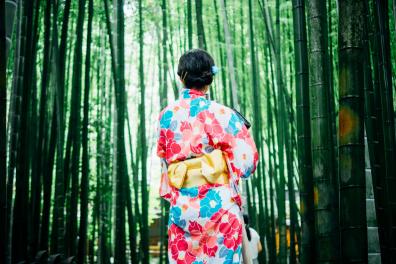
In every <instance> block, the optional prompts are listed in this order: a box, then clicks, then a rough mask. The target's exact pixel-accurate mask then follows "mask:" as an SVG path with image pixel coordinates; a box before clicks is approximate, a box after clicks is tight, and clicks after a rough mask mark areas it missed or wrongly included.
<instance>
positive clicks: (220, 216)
mask: <svg viewBox="0 0 396 264" xmlns="http://www.w3.org/2000/svg"><path fill="white" fill-rule="evenodd" d="M195 53H197V54H195ZM195 53H194V54H193V55H194V56H195V57H197V58H198V59H205V58H203V57H205V56H209V55H205V54H202V51H200V50H198V51H196V52H195ZM182 57H183V56H182ZM192 59H194V58H192ZM209 59H210V58H209ZM181 60H182V59H181ZM193 62H194V61H193ZM185 63H186V62H185ZM189 63H190V64H192V65H193V66H192V67H195V66H194V65H199V64H200V61H198V62H196V63H192V61H191V59H189V60H188V63H187V64H189ZM212 65H213V61H210V60H209V63H207V66H209V67H212ZM190 66H191V65H190ZM179 68H180V62H179ZM192 72H194V71H192V70H191V69H190V68H188V67H187V68H183V70H180V69H179V72H178V74H179V76H181V79H182V80H184V81H185V83H189V82H193V81H194V80H195V82H197V83H198V84H199V83H207V84H210V82H211V81H210V82H206V81H205V78H206V77H205V78H203V80H202V82H201V79H200V78H201V77H199V76H198V77H194V76H195V75H193V74H192ZM188 74H189V75H188ZM199 74H201V75H202V76H207V73H206V71H203V73H199ZM186 76H189V77H188V78H190V79H189V80H187V81H186ZM197 80H198V81H197ZM207 89H208V86H206V89H188V88H184V89H183V90H182V91H181V93H180V98H179V99H178V100H176V101H175V102H174V103H172V104H170V105H168V106H167V107H166V108H165V109H163V110H162V111H161V113H160V115H159V119H158V121H159V124H158V134H157V135H158V141H157V154H158V156H159V157H160V158H161V165H162V166H161V168H162V176H161V184H160V190H159V191H160V195H161V197H163V198H164V199H166V200H167V201H169V202H170V205H171V206H170V209H169V221H168V239H169V241H168V242H169V243H168V256H169V261H170V263H239V262H240V260H241V250H242V219H241V215H240V213H241V199H240V194H239V191H238V190H239V188H238V181H239V179H240V178H241V177H248V176H249V175H251V173H253V171H254V170H255V168H256V166H257V161H258V153H257V150H256V146H255V144H254V141H253V139H252V138H251V136H250V134H249V132H248V130H247V128H246V126H245V125H244V123H243V120H242V119H241V118H240V117H239V116H238V115H237V114H236V113H235V112H234V111H233V110H232V109H230V108H228V107H226V106H223V105H221V104H218V103H216V102H214V101H210V100H208V99H207V98H206V95H205V91H206V90H207ZM215 149H216V150H221V151H220V153H221V157H222V158H221V160H222V162H223V163H224V160H225V162H226V163H225V164H226V165H224V166H225V167H226V168H227V169H226V170H224V171H223V174H222V175H225V177H226V181H223V182H222V183H219V182H216V181H215V182H210V181H206V180H205V183H204V184H200V185H196V186H195V185H193V186H188V187H186V186H185V185H183V182H181V184H180V185H178V187H175V184H174V182H173V176H174V174H173V172H174V171H173V170H170V172H169V174H168V167H170V166H173V165H175V166H178V164H180V163H182V164H184V169H185V171H184V174H183V176H181V177H182V178H183V179H182V180H184V178H186V177H187V176H186V175H187V174H189V173H188V172H187V171H186V170H188V168H187V167H186V162H183V161H184V160H186V159H190V158H194V157H201V156H202V155H205V157H206V155H207V156H210V155H212V154H213V153H215V152H216V151H215V152H213V150H215ZM209 153H210V154H209ZM212 165H214V167H216V165H217V164H212ZM202 171H203V170H202ZM195 173H196V171H195ZM203 174H204V173H203V172H201V170H199V173H198V174H195V175H193V176H192V177H203ZM189 175H190V176H191V174H189ZM171 176H172V177H171ZM179 176H180V175H179ZM190 176H188V177H190ZM205 177H206V176H205ZM170 178H171V179H172V181H171V180H170ZM205 179H207V178H205ZM197 182H198V181H197ZM200 182H201V183H202V181H200ZM170 183H172V184H170Z"/></svg>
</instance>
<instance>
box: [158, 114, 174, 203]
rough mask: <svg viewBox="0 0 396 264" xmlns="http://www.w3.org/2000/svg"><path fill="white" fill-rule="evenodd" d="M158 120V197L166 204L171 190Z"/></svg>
mask: <svg viewBox="0 0 396 264" xmlns="http://www.w3.org/2000/svg"><path fill="white" fill-rule="evenodd" d="M160 117H161V114H160ZM159 120H160V119H159ZM159 120H158V122H157V156H158V157H159V158H160V161H161V179H160V187H159V195H160V196H161V197H162V198H164V199H165V200H167V201H168V202H170V199H171V196H172V193H171V191H172V188H171V186H170V185H169V180H168V164H167V161H166V159H165V150H166V146H165V138H164V136H163V135H162V133H163V130H162V129H161V126H160V123H159Z"/></svg>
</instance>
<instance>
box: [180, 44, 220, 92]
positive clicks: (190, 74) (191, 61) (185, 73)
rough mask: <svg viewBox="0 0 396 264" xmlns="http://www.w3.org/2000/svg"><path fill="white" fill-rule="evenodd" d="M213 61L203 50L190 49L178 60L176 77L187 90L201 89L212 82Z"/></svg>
mask: <svg viewBox="0 0 396 264" xmlns="http://www.w3.org/2000/svg"><path fill="white" fill-rule="evenodd" d="M212 66H214V60H213V58H212V56H210V55H209V53H207V52H206V51H205V50H202V49H192V50H189V51H187V52H186V53H184V54H183V55H182V56H181V57H180V59H179V66H178V68H177V75H179V76H180V78H181V79H182V81H183V82H184V85H185V86H186V87H187V88H197V89H201V88H202V87H204V86H206V85H210V84H211V83H212V82H213V73H212Z"/></svg>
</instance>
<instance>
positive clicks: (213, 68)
mask: <svg viewBox="0 0 396 264" xmlns="http://www.w3.org/2000/svg"><path fill="white" fill-rule="evenodd" d="M218 72H219V68H218V67H217V66H216V65H213V66H212V74H213V75H216V73H218Z"/></svg>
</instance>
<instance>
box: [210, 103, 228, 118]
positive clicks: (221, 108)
mask: <svg viewBox="0 0 396 264" xmlns="http://www.w3.org/2000/svg"><path fill="white" fill-rule="evenodd" d="M210 109H211V110H212V111H213V112H215V113H218V114H226V115H231V114H233V113H234V111H233V110H232V108H230V107H228V106H226V105H223V104H221V103H219V102H216V101H213V100H210Z"/></svg>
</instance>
